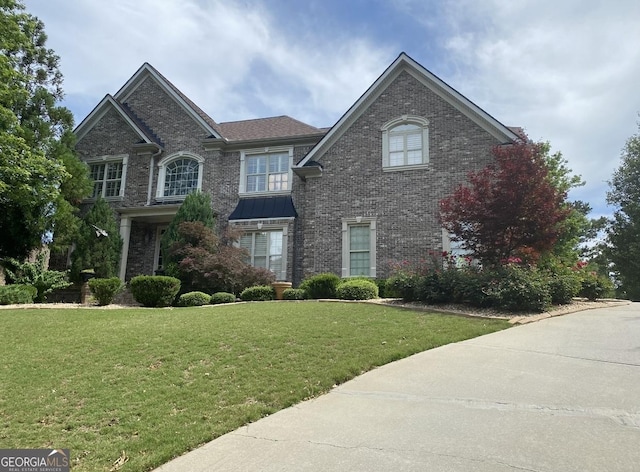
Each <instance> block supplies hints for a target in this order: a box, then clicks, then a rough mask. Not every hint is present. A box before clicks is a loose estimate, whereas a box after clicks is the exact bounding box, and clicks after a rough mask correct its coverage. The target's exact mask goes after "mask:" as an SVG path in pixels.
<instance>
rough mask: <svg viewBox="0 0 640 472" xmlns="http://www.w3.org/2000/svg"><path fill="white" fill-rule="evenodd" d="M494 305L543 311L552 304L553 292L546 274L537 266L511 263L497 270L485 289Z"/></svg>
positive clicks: (502, 307)
mask: <svg viewBox="0 0 640 472" xmlns="http://www.w3.org/2000/svg"><path fill="white" fill-rule="evenodd" d="M484 290H485V291H487V293H488V294H489V296H490V298H491V299H492V306H495V307H496V308H498V309H500V310H504V311H509V312H524V311H537V312H543V311H545V310H546V309H548V308H549V307H550V306H551V292H550V290H549V283H548V280H547V278H546V277H545V276H544V274H542V273H540V272H539V271H537V270H536V269H535V268H530V267H524V266H519V265H516V264H510V265H506V266H503V267H500V268H498V269H496V270H495V273H494V278H493V280H492V282H491V283H490V285H489V286H488V287H486V288H485V289H484Z"/></svg>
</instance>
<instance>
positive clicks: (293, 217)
mask: <svg viewBox="0 0 640 472" xmlns="http://www.w3.org/2000/svg"><path fill="white" fill-rule="evenodd" d="M517 133H518V130H517V129H512V128H508V127H506V126H504V125H503V124H501V123H500V122H499V121H497V120H496V119H495V118H493V117H492V116H490V115H489V114H487V113H486V112H484V111H483V110H482V109H480V108H479V107H478V106H476V105H474V104H473V103H472V102H471V101H469V100H468V99H467V98H465V97H464V96H462V95H461V94H460V93H458V92H457V91H456V90H454V89H452V88H451V87H449V86H448V85H447V84H445V83H444V82H443V81H441V80H440V79H439V78H437V77H436V76H435V75H433V74H432V73H430V72H429V71H428V70H426V69H425V68H424V67H422V66H421V65H420V64H418V63H417V62H415V61H414V60H413V59H411V58H410V57H409V56H407V55H406V54H404V53H402V54H400V55H399V56H398V58H397V59H396V60H395V61H394V62H393V63H392V64H391V65H390V66H389V67H388V68H387V69H386V70H385V71H384V72H383V74H382V75H381V76H380V77H379V78H378V79H377V80H376V81H375V82H374V83H373V84H372V85H371V87H369V89H368V90H367V91H366V92H365V93H364V94H363V95H362V96H361V97H360V98H359V99H358V100H357V101H356V102H355V103H354V104H353V105H352V106H351V108H349V110H347V112H346V113H345V114H344V115H343V116H342V117H341V118H340V119H339V120H338V122H337V123H336V124H335V125H334V126H333V127H331V128H330V129H320V128H316V127H313V126H310V125H307V124H305V123H302V122H300V121H297V120H295V119H293V118H290V117H288V116H279V117H271V118H263V119H253V120H245V121H236V122H228V123H216V122H215V121H214V120H212V119H211V118H210V117H209V116H208V115H207V114H206V113H205V112H204V111H202V110H201V109H200V108H199V107H198V106H197V105H196V104H195V103H193V102H192V101H191V100H189V98H187V97H186V96H185V95H184V94H183V93H182V92H180V91H179V90H178V89H177V88H176V87H175V86H174V85H173V84H172V83H171V82H170V81H168V80H167V79H166V78H165V77H163V76H162V75H161V74H160V73H159V72H158V71H157V70H155V69H154V68H153V67H152V66H150V65H149V64H146V63H145V64H144V65H142V67H141V68H140V69H139V70H138V71H137V72H136V73H135V74H134V75H133V76H132V77H131V79H129V81H128V82H127V83H126V84H124V86H123V87H122V88H121V89H120V90H119V91H118V92H117V93H116V94H115V95H113V96H111V95H107V96H106V97H105V98H104V99H103V100H102V101H101V102H100V103H99V104H98V105H97V106H96V107H95V108H94V109H93V111H91V113H90V114H89V115H88V116H87V117H86V118H85V119H84V120H83V121H82V122H81V123H80V124H79V125H78V127H77V128H76V135H77V138H78V141H77V145H76V149H77V152H78V155H79V156H80V158H81V159H82V160H83V161H84V162H86V163H87V165H88V166H89V168H90V175H91V177H92V178H93V180H94V193H93V198H95V197H97V196H98V195H102V196H103V197H104V198H105V199H107V200H108V201H109V202H110V204H111V205H112V207H113V209H114V211H115V212H116V214H117V218H118V220H119V224H120V232H121V235H122V237H123V239H124V247H123V252H122V257H121V264H120V277H121V278H122V279H127V280H128V279H130V278H131V277H133V276H135V275H138V274H152V273H154V272H155V271H157V270H158V269H160V268H161V266H162V256H161V254H160V251H159V247H160V246H159V241H160V236H161V234H162V231H163V229H164V228H166V226H167V224H168V222H169V221H170V220H171V218H172V217H173V215H174V214H175V212H176V211H177V209H178V207H179V206H180V204H181V202H182V200H184V198H185V196H186V195H187V194H188V193H189V192H192V191H194V190H201V191H203V192H206V193H207V194H209V195H211V200H212V207H213V209H214V211H215V212H216V213H217V221H218V225H219V226H221V227H222V226H225V225H227V224H230V225H234V226H236V227H240V228H241V229H242V230H243V236H242V237H241V240H240V245H241V246H243V247H245V248H247V249H248V251H249V253H250V262H251V263H252V264H254V265H257V266H262V267H268V268H270V269H271V270H272V271H273V272H274V273H275V274H276V276H277V278H278V279H279V280H287V281H292V282H293V283H294V285H295V284H298V283H299V282H300V281H301V280H302V279H303V278H304V277H306V276H308V275H311V274H315V273H320V272H334V273H336V274H339V275H341V276H343V277H349V276H354V275H368V276H371V277H385V276H387V275H389V264H390V262H392V261H400V260H418V259H420V258H421V257H424V256H425V254H426V252H427V250H428V249H434V250H446V249H448V248H449V246H448V245H449V241H448V238H447V235H446V234H443V231H442V229H441V227H440V225H439V222H438V202H439V200H440V199H442V198H443V197H445V196H447V195H448V194H449V193H450V192H451V190H452V189H453V188H454V187H455V185H456V184H458V183H461V182H463V181H464V180H465V178H466V175H467V173H468V172H469V171H471V170H478V169H480V168H482V167H484V166H486V164H487V163H488V162H490V159H491V154H490V151H491V148H492V146H495V145H497V144H503V143H510V142H513V141H514V140H516V139H517V138H518V134H517Z"/></svg>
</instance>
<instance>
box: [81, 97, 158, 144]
mask: <svg viewBox="0 0 640 472" xmlns="http://www.w3.org/2000/svg"><path fill="white" fill-rule="evenodd" d="M111 109H113V110H115V111H116V113H118V115H120V117H121V118H122V119H123V120H124V121H125V123H127V125H129V127H130V128H131V129H133V130H134V131H135V132H136V134H137V135H138V136H140V139H141V140H142V141H143V142H145V143H152V141H151V140H150V139H149V137H148V136H147V135H146V134H145V132H144V131H142V130H141V129H140V127H139V126H138V125H136V123H135V122H134V121H133V120H132V119H131V117H130V116H129V115H128V114H127V113H126V112H125V111H124V110H122V108H121V107H120V105H119V104H118V102H116V101H115V100H114V99H113V97H112V96H111V95H106V96H105V97H104V98H103V99H102V100H101V101H100V103H98V105H96V107H95V108H94V109H93V110H91V112H90V113H89V114H88V115H87V116H86V118H85V119H84V120H82V122H80V124H79V125H78V126H76V128H75V129H74V130H73V132H74V134H75V135H76V139H77V141H78V142H80V141H81V140H82V138H84V137H85V136H86V135H87V133H89V131H91V130H92V129H93V127H94V126H95V125H96V124H98V123H99V122H100V120H101V119H102V118H103V117H104V115H106V114H107V113H108V112H109V110H111Z"/></svg>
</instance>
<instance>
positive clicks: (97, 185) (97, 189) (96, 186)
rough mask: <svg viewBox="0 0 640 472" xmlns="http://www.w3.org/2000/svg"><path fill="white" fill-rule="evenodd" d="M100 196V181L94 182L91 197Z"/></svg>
mask: <svg viewBox="0 0 640 472" xmlns="http://www.w3.org/2000/svg"><path fill="white" fill-rule="evenodd" d="M101 196H102V181H100V182H95V183H94V184H93V195H92V197H93V198H98V197H101Z"/></svg>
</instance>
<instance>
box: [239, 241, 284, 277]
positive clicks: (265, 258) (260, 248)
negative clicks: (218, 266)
mask: <svg viewBox="0 0 640 472" xmlns="http://www.w3.org/2000/svg"><path fill="white" fill-rule="evenodd" d="M283 236H284V235H283V231H282V230H276V231H252V232H248V233H245V234H243V235H242V236H241V237H240V247H242V248H244V249H246V250H247V252H248V255H247V258H246V262H247V263H248V264H251V265H252V266H254V267H262V268H264V269H268V270H270V271H271V272H273V273H274V274H276V277H277V278H278V279H280V278H282V276H281V274H282V272H283V269H284V263H283V261H284V254H283V249H284V238H283Z"/></svg>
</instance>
